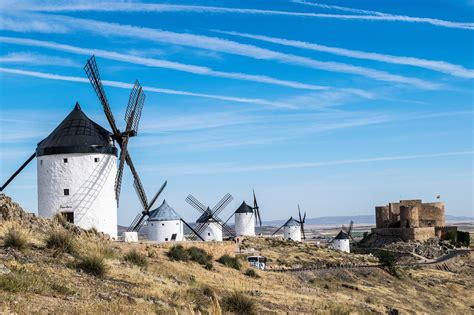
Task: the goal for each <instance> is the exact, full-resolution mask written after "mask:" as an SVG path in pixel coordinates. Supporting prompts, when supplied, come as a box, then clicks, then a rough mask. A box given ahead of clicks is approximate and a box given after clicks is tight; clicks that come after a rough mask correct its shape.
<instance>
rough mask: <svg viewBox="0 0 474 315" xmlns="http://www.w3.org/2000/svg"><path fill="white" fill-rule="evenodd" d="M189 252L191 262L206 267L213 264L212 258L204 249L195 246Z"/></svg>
mask: <svg viewBox="0 0 474 315" xmlns="http://www.w3.org/2000/svg"><path fill="white" fill-rule="evenodd" d="M187 252H188V255H189V258H190V260H192V261H195V262H197V263H199V264H201V265H204V266H206V265H207V264H208V263H211V260H212V256H211V255H209V254H208V253H207V252H206V251H205V250H204V249H201V248H197V247H196V246H193V247H190V248H188V249H187ZM211 265H212V263H211Z"/></svg>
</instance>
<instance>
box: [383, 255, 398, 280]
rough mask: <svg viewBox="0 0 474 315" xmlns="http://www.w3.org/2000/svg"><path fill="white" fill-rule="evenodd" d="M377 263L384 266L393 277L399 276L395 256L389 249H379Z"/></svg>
mask: <svg viewBox="0 0 474 315" xmlns="http://www.w3.org/2000/svg"><path fill="white" fill-rule="evenodd" d="M377 257H378V259H379V263H380V264H381V265H382V266H384V267H385V268H386V269H387V271H388V272H389V273H390V274H391V275H392V276H394V277H397V278H398V277H400V273H399V270H398V268H397V267H396V264H397V260H398V259H397V257H396V256H395V255H394V254H392V253H391V252H389V251H381V252H379V253H378V255H377Z"/></svg>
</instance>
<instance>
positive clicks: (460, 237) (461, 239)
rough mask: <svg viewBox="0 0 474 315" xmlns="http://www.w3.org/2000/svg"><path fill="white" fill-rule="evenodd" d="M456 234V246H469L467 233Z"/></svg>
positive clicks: (459, 232)
mask: <svg viewBox="0 0 474 315" xmlns="http://www.w3.org/2000/svg"><path fill="white" fill-rule="evenodd" d="M456 234H457V235H456V236H457V242H458V244H460V245H462V246H466V247H469V245H470V244H471V235H470V234H469V232H463V231H457V233H456Z"/></svg>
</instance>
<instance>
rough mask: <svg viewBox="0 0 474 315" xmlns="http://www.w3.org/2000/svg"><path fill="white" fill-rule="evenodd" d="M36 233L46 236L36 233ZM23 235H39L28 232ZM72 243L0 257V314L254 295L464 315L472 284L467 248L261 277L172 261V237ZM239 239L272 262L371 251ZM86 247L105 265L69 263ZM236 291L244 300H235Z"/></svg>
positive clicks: (286, 307)
mask: <svg viewBox="0 0 474 315" xmlns="http://www.w3.org/2000/svg"><path fill="white" fill-rule="evenodd" d="M1 228H2V227H0V229H1ZM0 235H3V234H0ZM34 237H35V238H40V240H42V239H44V235H43V236H38V235H36V236H34ZM91 237H92V236H91ZM30 242H31V243H34V242H37V240H33V239H30ZM267 242H268V244H267ZM77 244H78V246H77V247H78V248H77V254H76V255H77V256H78V257H80V258H79V259H78V260H76V259H75V258H73V257H70V256H68V255H61V256H59V257H54V256H53V255H52V254H51V252H50V251H44V250H42V249H41V248H34V247H32V248H31V249H28V251H26V252H25V253H20V254H21V255H19V256H18V257H17V258H15V259H5V260H1V261H0V265H1V264H4V265H5V266H6V267H7V268H8V269H9V270H11V274H12V275H11V276H8V277H4V276H0V279H7V280H4V282H3V284H2V282H0V312H2V311H3V312H5V310H8V312H12V313H38V312H40V313H62V312H64V310H66V309H67V310H68V311H70V312H74V313H90V314H96V313H99V314H100V313H140V314H142V313H143V314H149V313H173V314H174V313H178V314H193V313H197V312H198V311H199V312H201V313H203V314H204V313H208V314H222V313H224V312H227V310H230V309H231V308H230V305H234V306H235V305H241V304H240V302H239V301H243V302H245V300H244V299H250V300H251V301H253V303H254V306H253V307H254V308H252V309H251V310H250V311H258V312H262V313H265V312H271V311H273V312H278V313H286V312H290V313H314V312H318V313H323V314H331V313H332V314H346V313H348V312H351V314H357V313H361V314H362V313H369V312H378V313H386V312H387V306H388V307H393V308H397V309H398V310H400V311H401V312H418V313H423V312H429V311H430V310H436V312H439V313H453V312H454V313H465V314H466V313H469V312H470V311H471V310H470V308H469V307H470V303H472V302H471V300H472V299H471V298H472V294H471V293H470V292H472V291H473V289H474V287H473V284H472V283H471V282H472V281H471V279H472V276H473V271H472V266H470V265H469V264H471V265H472V254H471V256H470V258H466V257H464V258H462V259H461V258H460V259H459V261H458V262H457V264H455V266H456V270H459V272H447V271H440V270H435V269H431V268H420V269H410V270H403V271H402V272H403V274H404V275H405V276H404V277H403V278H402V279H397V278H395V277H393V276H391V275H390V274H388V273H387V272H385V271H383V270H381V269H367V270H360V271H358V270H354V271H347V270H333V271H330V272H303V273H297V274H295V273H274V272H258V274H259V275H260V276H261V278H253V277H250V276H247V275H246V274H245V273H244V272H242V271H239V270H235V269H232V268H228V267H226V266H223V265H221V264H215V266H214V269H213V270H206V269H205V268H203V267H202V266H201V265H199V264H197V263H195V262H192V261H187V262H184V261H173V260H171V259H170V258H169V257H168V256H167V253H168V251H169V250H170V248H171V247H172V246H173V244H160V245H157V244H125V243H110V242H105V243H104V242H97V241H96V240H95V239H93V238H88V236H87V235H85V236H78V237H77ZM247 244H248V246H249V247H253V248H256V249H258V250H260V252H261V253H263V254H264V255H265V256H267V257H269V258H270V259H271V260H272V261H270V262H269V265H270V266H271V265H272V264H273V265H276V264H279V263H278V262H277V258H280V259H284V260H286V263H287V264H291V263H293V262H294V263H298V264H301V263H303V264H304V263H309V262H310V261H311V259H312V260H314V261H318V262H324V263H337V262H346V261H352V262H363V261H366V260H368V261H370V260H371V259H372V258H368V257H366V256H360V255H353V256H352V255H347V254H344V253H337V252H332V251H328V250H325V249H317V248H313V247H310V246H307V245H303V244H300V245H296V246H294V247H292V246H289V244H286V243H284V242H279V241H278V240H277V241H276V242H275V241H267V240H265V239H256V240H250V241H248V242H247ZM182 246H183V249H189V248H192V247H194V246H196V247H198V248H199V249H202V250H203V251H204V252H206V253H212V254H213V255H214V257H220V256H222V255H224V254H227V255H229V256H231V257H233V256H234V251H235V245H234V243H232V242H223V243H192V242H189V243H182ZM257 247H258V248H257ZM133 250H135V251H136V252H137V253H139V254H140V255H143V256H146V257H147V258H146V259H147V261H148V267H147V268H146V269H145V268H136V267H135V266H134V265H132V264H128V263H124V262H123V259H122V257H124V255H126V254H127V253H129V252H130V251H133ZM6 251H7V249H6V248H0V257H7V254H6ZM186 252H187V251H186ZM199 252H200V251H199ZM93 253H95V254H93ZM88 255H92V256H94V255H95V257H90V259H89V258H87V259H88V263H87V265H88V266H87V267H84V269H87V270H95V267H94V268H91V269H89V267H90V266H97V265H101V266H103V267H104V269H105V270H106V273H105V275H104V276H102V277H97V276H95V274H96V273H95V272H92V273H91V274H90V273H86V272H78V270H77V269H76V268H71V267H73V266H75V262H77V261H81V262H84V261H85V259H84V258H85V257H89V256H88ZM296 257H298V258H296ZM373 260H375V261H376V259H373ZM91 261H92V263H91ZM97 262H99V263H98V264H97ZM242 263H243V268H244V269H243V270H246V269H247V268H249V266H248V264H247V263H246V262H245V261H243V262H242ZM453 266H454V265H453ZM0 267H1V266H0ZM99 268H101V267H99ZM20 270H21V271H20ZM18 275H20V276H18ZM12 279H15V280H12ZM235 292H238V294H239V297H238V298H235V296H234V295H235V294H236V293H235ZM242 296H243V297H244V299H240V298H241V297H242ZM65 297H67V299H66V298H65ZM229 297H232V299H229ZM368 297H370V298H368ZM243 302H242V305H244V303H243ZM239 309H240V308H239ZM239 309H235V310H234V312H238V311H239ZM247 310H248V309H247ZM354 311H356V312H354ZM8 312H6V313H8Z"/></svg>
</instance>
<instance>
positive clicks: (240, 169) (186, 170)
mask: <svg viewBox="0 0 474 315" xmlns="http://www.w3.org/2000/svg"><path fill="white" fill-rule="evenodd" d="M473 154H474V151H458V152H443V153H431V154H413V155H397V156H384V157H373V158H361V159H345V160H332V161H321V162H294V163H285V164H265V165H252V166H243V165H238V164H235V163H232V162H229V163H220V164H207V165H182V166H168V167H166V166H165V167H158V168H156V167H153V166H149V167H146V166H145V167H144V168H145V169H147V171H158V172H160V173H166V174H172V175H203V174H221V173H224V174H225V173H244V172H264V171H280V170H289V169H313V168H318V167H323V166H338V165H350V164H362V163H376V162H389V161H403V160H417V159H430V158H442V157H451V156H468V155H473Z"/></svg>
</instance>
